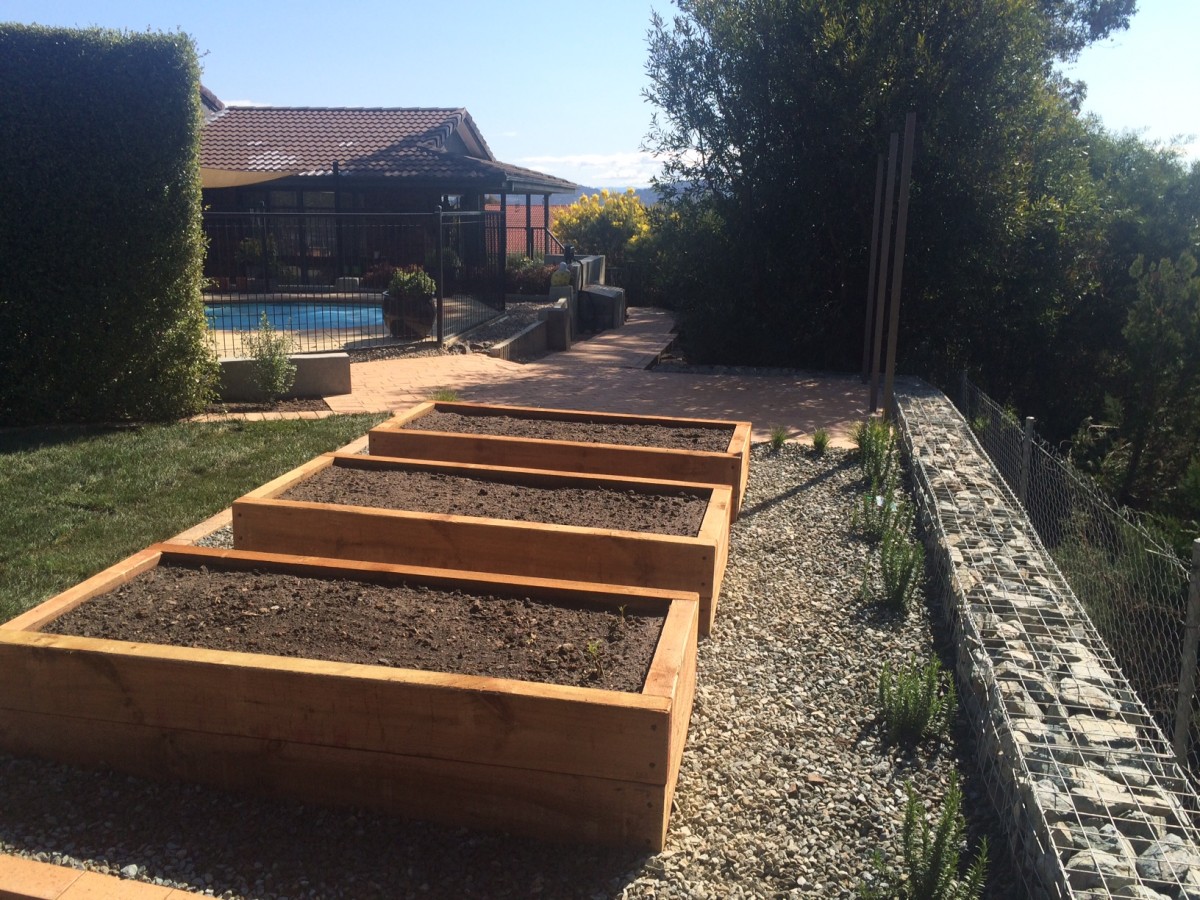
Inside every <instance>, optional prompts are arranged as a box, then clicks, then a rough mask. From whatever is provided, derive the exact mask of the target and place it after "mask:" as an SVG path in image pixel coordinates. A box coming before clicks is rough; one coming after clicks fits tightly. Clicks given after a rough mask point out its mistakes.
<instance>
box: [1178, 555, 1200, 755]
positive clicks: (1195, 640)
mask: <svg viewBox="0 0 1200 900" xmlns="http://www.w3.org/2000/svg"><path fill="white" fill-rule="evenodd" d="M1198 644H1200V538H1196V540H1194V541H1192V578H1191V585H1190V587H1189V589H1188V605H1187V625H1186V627H1185V628H1184V632H1183V657H1182V659H1180V661H1179V701H1178V703H1177V704H1176V706H1175V758H1176V759H1177V760H1179V765H1181V766H1183V767H1184V768H1185V769H1186V768H1187V758H1188V739H1189V737H1190V734H1191V725H1192V694H1194V693H1195V691H1196V647H1197V645H1198Z"/></svg>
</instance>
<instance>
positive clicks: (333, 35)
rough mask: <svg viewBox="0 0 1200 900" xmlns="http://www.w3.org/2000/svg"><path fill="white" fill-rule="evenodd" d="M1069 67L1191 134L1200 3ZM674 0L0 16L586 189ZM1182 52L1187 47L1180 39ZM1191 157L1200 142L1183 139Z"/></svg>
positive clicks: (273, 101)
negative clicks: (196, 66) (112, 41)
mask: <svg viewBox="0 0 1200 900" xmlns="http://www.w3.org/2000/svg"><path fill="white" fill-rule="evenodd" d="M1142 6H1143V7H1144V9H1143V10H1142V11H1141V12H1139V13H1138V14H1137V16H1135V18H1134V20H1133V25H1132V28H1131V29H1130V30H1129V31H1128V32H1125V33H1123V34H1121V35H1120V36H1119V37H1117V38H1115V39H1113V40H1110V41H1107V42H1105V44H1103V45H1100V46H1097V47H1094V48H1092V49H1089V50H1088V51H1087V52H1085V54H1084V55H1083V56H1082V57H1081V59H1080V61H1079V63H1078V65H1076V66H1074V67H1072V68H1071V69H1070V70H1068V73H1069V74H1070V75H1071V76H1072V77H1074V78H1083V79H1084V80H1086V81H1088V82H1089V84H1090V90H1089V99H1088V102H1087V105H1086V109H1087V110H1088V111H1090V112H1095V113H1097V114H1098V115H1100V116H1101V118H1103V119H1104V121H1105V123H1106V124H1107V125H1108V126H1109V127H1111V128H1114V129H1117V130H1123V129H1135V130H1142V129H1145V131H1144V133H1145V135H1146V136H1147V137H1151V138H1156V139H1160V140H1169V139H1170V138H1172V137H1173V136H1175V135H1178V134H1198V135H1200V102H1197V99H1196V96H1197V95H1196V91H1197V88H1198V87H1200V53H1197V52H1196V50H1195V47H1194V44H1195V39H1196V35H1197V34H1200V0H1142ZM654 9H657V10H658V11H659V12H660V13H662V14H664V15H669V14H670V12H671V6H670V4H669V2H668V0H606V2H604V3H600V4H590V3H589V4H584V3H580V2H578V0H507V2H499V0H432V2H420V3H414V2H411V0H408V2H406V0H391V2H386V3H379V2H366V3H362V2H358V3H343V4H337V3H329V2H325V3H319V4H318V3H311V2H304V0H298V2H289V3H286V4H285V3H278V2H267V0H259V2H250V0H241V2H236V3H235V2H231V0H208V2H190V0H189V2H175V3H168V2H164V0H156V2H145V0H106V2H102V3H98V2H96V0H4V2H3V3H2V4H0V18H2V19H4V20H6V21H15V22H25V23H32V22H37V23H40V24H44V25H63V26H86V25H101V26H104V27H108V28H119V29H123V30H128V31H144V30H146V29H152V30H165V31H174V30H182V31H185V32H187V33H188V34H190V35H191V36H192V38H193V39H194V40H195V42H196V47H197V50H198V51H199V53H200V54H201V65H202V66H203V69H204V75H203V78H204V82H205V84H206V85H207V86H208V87H209V88H211V89H212V90H213V91H214V92H215V93H216V94H217V95H218V96H219V97H221V98H222V99H223V100H225V101H226V102H231V101H232V102H249V103H263V104H270V105H277V106H465V107H466V108H467V109H468V110H469V111H470V113H471V115H472V117H473V118H474V119H475V121H476V123H477V124H478V125H479V128H480V130H481V131H482V132H483V135H484V137H485V138H486V139H487V141H488V143H489V144H490V146H491V148H492V151H493V152H494V153H495V154H496V156H497V157H499V158H500V159H502V160H504V161H505V162H510V163H516V164H518V165H524V166H528V167H530V168H534V169H538V170H540V171H544V172H549V173H551V174H554V175H559V176H561V177H564V178H569V179H571V180H573V181H576V182H578V183H580V184H585V185H589V186H594V187H617V188H622V187H627V186H631V185H635V186H641V185H644V184H647V183H648V181H649V179H650V176H651V175H652V174H653V173H654V172H655V171H656V169H657V166H656V164H655V162H654V160H653V159H652V158H651V157H650V156H649V155H648V154H645V153H642V152H640V150H639V146H640V144H641V141H642V138H643V137H644V135H645V133H646V131H647V128H648V127H649V124H650V114H651V112H652V110H651V107H650V106H648V105H647V104H646V103H645V101H644V100H643V99H642V97H641V91H642V89H643V88H644V87H645V85H646V76H645V62H646V32H647V29H648V28H649V23H650V15H651V11H652V10H654ZM1189 44H1190V45H1191V46H1189ZM1189 149H1190V155H1191V157H1192V158H1200V142H1195V141H1193V142H1192V143H1191V144H1190V147H1189Z"/></svg>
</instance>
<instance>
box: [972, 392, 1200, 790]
mask: <svg viewBox="0 0 1200 900" xmlns="http://www.w3.org/2000/svg"><path fill="white" fill-rule="evenodd" d="M958 406H959V410H960V411H961V412H962V414H963V416H964V418H965V419H966V420H967V422H968V423H969V424H970V426H971V430H972V431H973V432H974V433H975V436H976V438H977V439H978V440H979V443H980V445H981V446H982V447H983V448H984V450H985V451H987V454H988V456H990V457H991V459H992V462H993V463H994V465H995V466H996V468H997V470H998V471H999V472H1000V474H1001V476H1002V477H1003V478H1004V480H1005V482H1006V483H1007V484H1008V486H1009V488H1010V489H1011V490H1012V492H1013V493H1014V494H1015V495H1016V497H1017V499H1018V500H1019V501H1020V503H1021V505H1022V507H1023V508H1024V510H1025V513H1026V515H1027V516H1028V518H1029V520H1030V522H1031V523H1032V524H1033V527H1034V529H1035V530H1036V531H1037V534H1038V537H1039V538H1040V539H1041V541H1042V544H1043V545H1044V546H1045V547H1046V549H1047V551H1048V552H1049V553H1050V555H1051V557H1052V558H1053V559H1054V562H1055V564H1056V565H1057V566H1058V568H1059V570H1060V571H1061V572H1062V574H1063V576H1064V577H1065V578H1066V580H1067V583H1068V584H1069V585H1070V587H1071V589H1072V591H1074V593H1075V595H1076V597H1078V598H1079V601H1080V603H1081V604H1082V605H1083V608H1084V609H1085V610H1086V611H1087V613H1088V616H1089V617H1090V618H1091V620H1092V622H1093V623H1094V624H1095V626H1096V628H1097V630H1098V631H1099V632H1100V634H1101V635H1102V636H1103V638H1104V640H1105V642H1106V643H1107V645H1108V648H1109V650H1110V651H1111V653H1112V655H1113V658H1114V659H1115V660H1116V662H1117V664H1118V665H1119V666H1120V667H1121V670H1122V671H1123V672H1124V673H1125V676H1126V678H1127V679H1128V680H1129V682H1130V683H1131V684H1132V686H1133V688H1134V690H1135V691H1136V692H1137V694H1138V696H1139V697H1140V698H1141V700H1142V702H1143V703H1144V704H1145V705H1146V707H1147V708H1148V709H1149V710H1150V712H1151V713H1152V714H1153V716H1154V718H1155V720H1156V721H1157V723H1158V724H1159V726H1160V727H1161V728H1162V729H1163V732H1164V733H1165V734H1168V735H1171V736H1172V738H1173V744H1174V747H1175V752H1176V755H1177V756H1178V758H1179V759H1180V761H1181V762H1182V761H1184V760H1186V761H1187V765H1188V768H1189V769H1190V771H1191V772H1192V773H1194V774H1200V705H1198V704H1197V698H1196V696H1195V693H1196V692H1195V683H1196V674H1197V653H1196V643H1195V638H1196V633H1197V630H1198V629H1197V627H1196V625H1197V623H1196V621H1195V619H1196V612H1197V611H1196V610H1192V613H1191V615H1192V623H1191V628H1190V629H1189V627H1188V626H1189V583H1190V582H1195V581H1197V580H1200V573H1197V572H1195V571H1193V572H1191V573H1189V569H1188V566H1187V565H1186V564H1185V563H1184V562H1183V561H1182V560H1180V559H1179V557H1178V556H1177V555H1176V554H1175V552H1174V551H1173V550H1172V549H1171V548H1170V547H1169V546H1167V545H1166V544H1165V543H1164V542H1163V541H1161V540H1159V539H1158V538H1156V537H1155V536H1154V535H1153V534H1152V533H1151V532H1150V531H1149V530H1147V528H1145V527H1144V526H1143V525H1142V524H1141V523H1140V522H1138V520H1137V519H1136V518H1135V517H1134V516H1133V515H1132V514H1131V513H1130V512H1129V511H1128V510H1124V509H1122V508H1120V507H1119V506H1118V505H1117V504H1116V503H1115V502H1114V501H1113V500H1112V499H1111V498H1109V497H1108V496H1107V495H1106V494H1105V493H1104V492H1103V491H1102V490H1101V489H1100V488H1099V486H1098V485H1097V484H1096V483H1095V482H1094V481H1093V480H1092V479H1091V478H1089V477H1088V476H1087V475H1085V474H1083V473H1081V472H1079V471H1078V470H1077V469H1075V468H1074V467H1073V466H1072V465H1071V463H1070V462H1069V461H1068V460H1066V459H1065V458H1063V457H1062V456H1060V455H1059V454H1058V453H1057V452H1055V450H1054V449H1053V448H1051V447H1050V446H1049V445H1048V444H1046V443H1045V441H1043V440H1042V439H1041V438H1040V437H1038V435H1037V434H1036V432H1035V431H1034V429H1033V420H1032V419H1026V420H1025V422H1024V423H1022V422H1020V421H1018V419H1017V417H1016V416H1015V415H1014V414H1013V413H1012V412H1011V411H1009V410H1006V409H1005V408H1003V407H1002V406H1000V405H999V404H997V403H996V402H995V401H994V400H992V399H991V398H990V397H988V396H987V395H986V394H984V393H983V392H982V391H980V390H979V388H977V387H976V386H975V385H973V384H971V383H970V382H969V381H968V380H967V379H966V378H965V376H964V378H963V379H962V384H961V386H960V396H959V398H958ZM1196 566H1200V560H1197V561H1196V563H1195V564H1194V566H1193V568H1195V567H1196ZM1192 593H1193V594H1194V593H1195V588H1194V586H1193V588H1192ZM1193 604H1195V601H1193ZM1189 632H1190V633H1189Z"/></svg>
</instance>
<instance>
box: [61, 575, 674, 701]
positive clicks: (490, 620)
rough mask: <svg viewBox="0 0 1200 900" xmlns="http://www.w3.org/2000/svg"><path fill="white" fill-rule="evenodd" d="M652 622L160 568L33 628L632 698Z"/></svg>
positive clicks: (525, 602) (363, 585) (535, 604)
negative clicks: (512, 680) (533, 683)
mask: <svg viewBox="0 0 1200 900" xmlns="http://www.w3.org/2000/svg"><path fill="white" fill-rule="evenodd" d="M662 624H663V618H662V617H659V616H653V615H643V614H634V613H632V612H626V613H622V612H621V611H612V612H609V611H602V610H594V609H580V608H576V607H571V606H565V605H564V606H557V605H551V604H548V603H544V602H541V601H537V600H530V599H521V598H509V597H496V596H487V595H476V594H468V593H462V592H459V591H440V590H434V589H432V588H427V587H423V586H417V585H413V586H408V585H405V586H399V587H397V586H391V585H379V584H373V583H370V582H365V581H350V580H338V581H332V580H325V579H319V578H302V577H298V576H294V575H281V574H277V573H265V572H220V571H213V570H210V569H207V568H205V567H200V568H191V567H188V566H182V565H165V566H159V567H158V568H157V569H152V570H150V571H149V572H146V573H144V574H142V575H139V576H137V577H136V578H134V579H133V580H132V581H130V582H128V583H126V584H124V585H122V586H121V587H119V588H117V589H116V590H113V591H110V592H109V593H107V594H103V595H101V596H99V597H96V598H94V599H92V600H89V601H88V602H87V603H84V604H82V605H81V606H79V607H77V608H76V609H74V610H73V611H71V612H69V613H67V614H65V615H63V616H61V617H60V618H58V619H56V620H55V621H54V622H52V623H50V624H49V625H48V626H47V627H46V628H45V629H44V630H45V631H47V632H50V633H53V634H71V635H78V636H81V637H95V638H112V639H117V640H124V641H136V642H138V643H148V644H171V645H175V646H182V647H203V648H208V649H212V650H237V651H245V652H250V653H268V654H274V655H277V656H292V657H301V658H305V659H320V660H329V661H334V662H349V663H363V664H366V665H379V666H392V667H396V668H408V669H422V670H425V671H434V672H451V673H455V674H463V675H483V676H491V677H496V678H515V679H520V680H522V681H536V682H544V683H548V684H565V685H576V686H581V687H596V688H605V689H608V690H614V691H629V692H634V693H636V692H640V691H641V689H642V686H643V684H644V683H645V680H646V675H647V673H648V672H649V670H650V661H651V659H652V658H653V656H654V649H655V646H656V644H657V642H658V637H659V634H660V632H661V631H662Z"/></svg>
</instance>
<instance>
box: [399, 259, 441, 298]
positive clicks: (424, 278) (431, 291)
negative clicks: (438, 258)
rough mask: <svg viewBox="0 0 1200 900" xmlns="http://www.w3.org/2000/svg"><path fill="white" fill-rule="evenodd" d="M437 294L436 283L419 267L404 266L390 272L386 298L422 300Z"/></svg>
mask: <svg viewBox="0 0 1200 900" xmlns="http://www.w3.org/2000/svg"><path fill="white" fill-rule="evenodd" d="M436 294H437V282H436V281H434V280H433V278H431V277H430V276H429V274H428V273H426V271H425V270H424V269H422V268H421V267H420V266H405V267H404V268H403V269H396V270H395V271H394V272H392V279H391V281H389V282H388V296H389V297H395V298H402V299H409V300H424V299H426V298H429V297H433V296H434V295H436Z"/></svg>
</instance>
